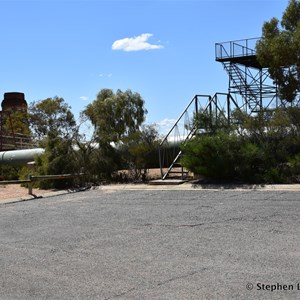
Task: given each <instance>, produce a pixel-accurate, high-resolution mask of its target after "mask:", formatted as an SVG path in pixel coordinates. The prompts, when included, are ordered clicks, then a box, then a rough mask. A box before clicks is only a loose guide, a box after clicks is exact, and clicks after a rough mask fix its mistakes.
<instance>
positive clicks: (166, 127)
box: [155, 118, 176, 135]
mask: <svg viewBox="0 0 300 300" xmlns="http://www.w3.org/2000/svg"><path fill="white" fill-rule="evenodd" d="M175 122H176V119H167V118H166V119H163V120H161V121H159V122H157V123H155V125H156V126H157V130H158V132H159V133H160V134H161V135H166V134H167V133H168V132H169V131H170V129H171V128H172V127H173V126H174V124H175Z"/></svg>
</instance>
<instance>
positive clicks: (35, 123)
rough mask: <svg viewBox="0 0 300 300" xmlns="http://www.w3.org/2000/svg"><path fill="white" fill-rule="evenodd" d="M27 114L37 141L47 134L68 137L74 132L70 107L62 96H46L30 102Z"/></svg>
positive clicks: (74, 126) (74, 123) (74, 125)
mask: <svg viewBox="0 0 300 300" xmlns="http://www.w3.org/2000/svg"><path fill="white" fill-rule="evenodd" d="M28 116H29V121H30V127H31V130H32V133H33V136H34V137H35V138H36V139H37V140H38V141H41V140H43V139H44V138H46V137H49V136H53V137H63V138H67V139H68V138H71V137H72V136H73V135H74V132H76V121H75V118H74V115H73V113H72V112H71V107H70V106H69V105H68V104H67V103H66V102H65V100H64V99H63V98H59V97H54V98H47V99H44V100H40V101H38V102H32V103H30V105H29V108H28Z"/></svg>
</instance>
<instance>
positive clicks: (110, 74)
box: [99, 73, 112, 78]
mask: <svg viewBox="0 0 300 300" xmlns="http://www.w3.org/2000/svg"><path fill="white" fill-rule="evenodd" d="M99 77H107V78H110V77H112V73H109V74H103V73H101V74H99Z"/></svg>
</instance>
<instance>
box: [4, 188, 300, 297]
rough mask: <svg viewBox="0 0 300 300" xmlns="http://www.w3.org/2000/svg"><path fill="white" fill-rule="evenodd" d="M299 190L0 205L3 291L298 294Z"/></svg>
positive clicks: (120, 195)
mask: <svg viewBox="0 0 300 300" xmlns="http://www.w3.org/2000/svg"><path fill="white" fill-rule="evenodd" d="M299 195H300V193H299V191H263V190H258V191H251V190H244V191H233V190H222V191H221V190H219V191H215V190H211V191H210V190H164V191H163V190H136V191H131V190H124V189H118V188H115V189H112V188H110V189H105V188H102V189H98V190H93V191H86V192H79V193H72V194H67V195H61V196H53V197H47V198H43V199H36V200H33V201H25V202H20V203H10V204H2V205H0V241H1V242H0V254H1V255H0V268H1V273H0V276H1V281H0V282H1V284H0V299H25V300H26V299H103V300H104V299H138V300H140V299H149V300H150V299H151V300H152V299H160V300H161V299H172V300H173V299H180V300H182V299H300V277H299V270H300V250H299V249H300V239H299V237H300V226H299V225H300V218H299V214H300V197H299ZM298 287H299V289H298ZM271 290H272V291H271Z"/></svg>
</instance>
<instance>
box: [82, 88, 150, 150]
mask: <svg viewBox="0 0 300 300" xmlns="http://www.w3.org/2000/svg"><path fill="white" fill-rule="evenodd" d="M146 113H147V110H146V109H145V107H144V100H143V99H142V97H141V95H140V94H138V93H133V92H132V91H131V90H126V91H125V92H122V91H121V90H117V92H116V93H114V92H113V91H112V90H110V89H102V90H101V91H100V92H99V93H98V95H97V98H96V100H94V101H93V103H91V104H89V105H88V106H87V107H86V109H85V110H84V111H83V114H84V115H86V116H87V117H88V118H89V120H90V121H91V122H92V124H93V125H94V128H95V132H96V136H97V139H98V141H99V142H100V144H101V146H102V145H104V144H106V145H107V144H110V143H111V142H115V143H117V142H119V141H121V140H122V139H123V138H125V137H127V136H128V135H130V134H132V133H134V132H136V131H137V130H138V129H139V127H140V125H141V124H142V123H143V122H144V120H145V115H146Z"/></svg>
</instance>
